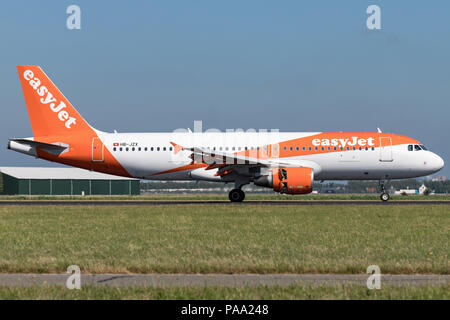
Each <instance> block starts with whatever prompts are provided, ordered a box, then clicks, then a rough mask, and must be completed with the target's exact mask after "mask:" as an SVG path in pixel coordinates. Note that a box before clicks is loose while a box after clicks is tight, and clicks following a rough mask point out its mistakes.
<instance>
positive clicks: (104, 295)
mask: <svg viewBox="0 0 450 320" xmlns="http://www.w3.org/2000/svg"><path fill="white" fill-rule="evenodd" d="M0 299H1V300H12V299H15V300H16V299H58V300H61V299H83V300H86V299H140V300H141V299H151V300H168V299H171V300H172V299H177V300H180V299H192V300H204V299H213V300H229V299H237V300H250V299H253V300H259V299H264V300H278V299H305V300H309V299H314V300H317V299H352V300H353V299H358V300H359V299H364V300H367V299H369V300H374V299H395V300H397V299H402V300H403V299H414V300H415V299H420V300H424V299H444V300H448V299H450V287H449V286H436V287H423V286H419V287H382V288H381V289H380V290H369V289H367V288H365V287H364V286H357V285H340V286H338V285H337V286H317V287H302V286H288V287H280V286H260V287H256V288H252V287H173V288H148V287H124V288H121V287H106V286H82V288H81V289H80V290H68V289H66V288H65V287H62V286H49V287H28V288H17V287H0Z"/></svg>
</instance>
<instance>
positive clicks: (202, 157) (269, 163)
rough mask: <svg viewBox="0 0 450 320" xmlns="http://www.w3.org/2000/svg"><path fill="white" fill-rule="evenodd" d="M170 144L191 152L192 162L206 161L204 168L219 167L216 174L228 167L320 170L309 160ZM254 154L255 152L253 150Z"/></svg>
mask: <svg viewBox="0 0 450 320" xmlns="http://www.w3.org/2000/svg"><path fill="white" fill-rule="evenodd" d="M171 144H172V145H173V146H174V147H175V153H178V152H180V151H181V150H183V151H189V152H191V154H190V158H191V159H192V162H193V163H206V164H208V167H206V169H205V170H211V169H215V168H219V170H218V173H217V174H218V175H223V174H224V173H225V174H226V173H227V172H231V170H230V169H238V168H243V167H247V168H248V167H265V168H269V169H271V168H288V167H309V168H312V169H314V172H316V173H318V172H320V171H321V167H320V165H318V164H317V163H316V162H314V161H309V160H291V159H283V158H266V159H264V158H261V157H257V156H255V157H252V156H246V155H242V154H236V153H229V152H223V151H217V150H214V151H212V150H208V149H204V148H201V147H192V148H185V147H182V146H180V145H177V144H176V143H174V142H171ZM255 155H256V152H255Z"/></svg>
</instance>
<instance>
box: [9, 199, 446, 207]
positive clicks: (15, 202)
mask: <svg viewBox="0 0 450 320" xmlns="http://www.w3.org/2000/svg"><path fill="white" fill-rule="evenodd" d="M164 205H236V206H251V205H270V206H285V205H289V206H311V205H333V206H336V205H360V206H361V205H362V206H366V205H380V206H408V205H450V201H449V200H399V201H387V202H383V201H380V200H287V201H283V200H262V201H259V200H248V201H243V202H239V203H232V202H230V201H226V200H204V201H203V200H197V201H196V200H123V201H122V200H2V201H0V206H164Z"/></svg>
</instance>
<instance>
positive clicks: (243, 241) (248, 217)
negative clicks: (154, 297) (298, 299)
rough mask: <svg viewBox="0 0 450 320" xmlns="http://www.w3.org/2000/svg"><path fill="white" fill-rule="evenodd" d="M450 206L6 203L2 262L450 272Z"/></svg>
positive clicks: (103, 267)
mask: <svg viewBox="0 0 450 320" xmlns="http://www.w3.org/2000/svg"><path fill="white" fill-rule="evenodd" d="M449 229H450V207H449V206H446V205H412V206H407V207H403V206H387V207H385V206H356V205H349V206H329V205H328V206H320V205H318V206H313V207H309V206H298V207H297V206H264V205H255V206H251V207H248V206H230V205H189V206H183V205H174V206H149V207H145V206H138V207H136V206H118V207H111V206H54V207H48V206H4V207H0V272H4V273H12V272H19V273H22V272H40V273H55V272H57V273H64V272H65V271H66V268H67V267H68V266H69V265H72V264H76V265H78V266H80V268H81V271H82V272H83V273H127V272H132V273H365V271H366V269H367V267H368V266H369V265H372V264H376V265H379V266H380V268H381V271H382V272H383V273H393V274H402V273H408V274H411V273H439V274H448V273H449V258H448V254H449V251H450V250H449V249H450V247H449V244H450V230H449Z"/></svg>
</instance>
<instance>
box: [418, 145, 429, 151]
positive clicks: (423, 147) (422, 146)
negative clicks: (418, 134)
mask: <svg viewBox="0 0 450 320" xmlns="http://www.w3.org/2000/svg"><path fill="white" fill-rule="evenodd" d="M420 147H421V148H422V149H423V150H428V149H427V148H425V146H424V145H423V144H421V145H420Z"/></svg>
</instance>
